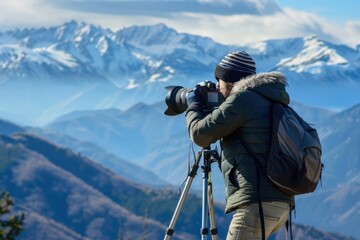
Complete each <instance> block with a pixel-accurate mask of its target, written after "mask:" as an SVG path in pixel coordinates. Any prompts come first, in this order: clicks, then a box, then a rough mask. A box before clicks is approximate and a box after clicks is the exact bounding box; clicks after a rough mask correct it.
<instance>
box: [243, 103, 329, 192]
mask: <svg viewBox="0 0 360 240" xmlns="http://www.w3.org/2000/svg"><path fill="white" fill-rule="evenodd" d="M272 108H273V109H272V115H273V116H272V139H271V146H270V152H269V155H268V159H267V162H266V165H265V166H263V165H261V161H260V160H259V159H258V156H256V154H255V153H254V152H253V151H252V150H251V149H250V148H249V146H248V145H247V144H246V143H245V142H244V140H243V139H242V143H243V145H244V146H245V148H246V149H247V151H248V152H249V153H250V155H251V156H252V157H253V158H254V159H255V160H256V162H257V165H258V166H259V167H260V168H261V169H262V171H263V172H264V173H265V175H266V176H267V177H268V178H269V179H270V180H271V181H272V183H274V184H275V186H276V187H277V188H278V189H280V190H281V191H282V192H284V193H285V194H287V195H289V196H295V195H299V194H304V193H309V192H313V191H314V190H315V188H316V186H317V184H318V182H319V180H320V178H321V172H322V168H323V164H322V162H321V153H322V152H321V151H322V150H321V144H320V140H319V136H318V134H317V131H316V130H315V129H314V128H312V127H311V126H310V125H309V124H308V123H306V122H305V121H304V120H303V119H302V118H301V117H300V116H299V115H298V114H297V113H296V112H295V111H294V109H292V108H291V107H289V106H286V105H282V104H280V103H273V107H272Z"/></svg>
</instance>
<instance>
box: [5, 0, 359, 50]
mask: <svg viewBox="0 0 360 240" xmlns="http://www.w3.org/2000/svg"><path fill="white" fill-rule="evenodd" d="M152 3H154V4H152ZM159 3H160V4H159ZM182 3H184V4H182ZM145 5H146V8H145V7H144V6H145ZM0 9H1V10H2V13H1V14H0V31H4V30H7V29H12V28H23V27H43V26H45V27H48V26H54V25H61V24H63V23H64V22H67V21H70V20H78V21H84V22H87V23H92V24H95V25H99V26H102V27H104V28H110V29H112V30H119V29H122V28H124V27H127V26H131V25H152V24H157V23H165V24H166V25H168V26H169V27H172V28H174V29H176V30H177V31H179V32H186V33H190V34H196V35H200V36H204V37H210V38H212V39H214V40H215V41H217V42H220V43H224V44H249V43H254V42H259V41H263V40H267V39H280V38H292V37H305V36H309V35H317V36H319V37H320V38H322V39H324V40H328V41H331V42H334V43H345V44H348V45H352V46H355V45H357V44H360V18H359V14H358V13H357V12H358V11H359V10H358V9H360V0H273V1H271V0H183V1H181V0H133V1H128V2H127V3H124V2H123V1H121V0H108V1H104V0H11V1H0Z"/></svg>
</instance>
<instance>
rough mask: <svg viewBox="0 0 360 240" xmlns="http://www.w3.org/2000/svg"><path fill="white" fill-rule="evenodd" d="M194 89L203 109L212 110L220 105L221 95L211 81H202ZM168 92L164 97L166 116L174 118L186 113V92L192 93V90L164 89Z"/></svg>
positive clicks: (169, 87)
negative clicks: (202, 104) (196, 90)
mask: <svg viewBox="0 0 360 240" xmlns="http://www.w3.org/2000/svg"><path fill="white" fill-rule="evenodd" d="M195 88H198V90H199V97H200V98H201V100H202V102H203V103H204V108H205V109H207V110H213V109H214V108H215V107H218V106H219V105H220V99H221V95H220V93H219V91H218V89H217V88H216V84H215V83H213V82H211V81H203V82H200V83H198V84H197V85H196V86H195ZM165 89H166V90H167V91H168V93H167V94H166V97H165V102H166V105H167V107H168V108H167V109H166V111H165V112H164V113H165V114H166V115H168V116H175V115H178V114H181V113H183V112H185V111H186V109H187V108H188V104H187V101H186V95H187V94H188V92H190V91H193V90H194V89H192V88H184V87H181V86H168V87H165Z"/></svg>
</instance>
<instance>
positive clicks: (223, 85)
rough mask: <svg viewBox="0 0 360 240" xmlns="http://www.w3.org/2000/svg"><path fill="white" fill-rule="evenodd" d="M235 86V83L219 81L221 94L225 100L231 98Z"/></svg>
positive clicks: (218, 85)
mask: <svg viewBox="0 0 360 240" xmlns="http://www.w3.org/2000/svg"><path fill="white" fill-rule="evenodd" d="M233 86H234V84H233V83H229V82H225V81H223V80H222V79H219V81H218V83H217V87H218V89H219V92H220V93H221V94H222V95H223V96H224V98H227V97H228V96H229V94H230V92H231V90H232V88H233Z"/></svg>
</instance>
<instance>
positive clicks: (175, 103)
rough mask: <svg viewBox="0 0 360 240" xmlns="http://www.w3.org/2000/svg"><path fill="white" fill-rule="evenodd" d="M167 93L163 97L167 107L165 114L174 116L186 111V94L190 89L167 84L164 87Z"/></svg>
mask: <svg viewBox="0 0 360 240" xmlns="http://www.w3.org/2000/svg"><path fill="white" fill-rule="evenodd" d="M165 89H166V90H167V91H168V93H167V94H166V97H165V102H166V105H167V107H168V108H167V109H166V111H165V114H166V115H168V116H175V115H178V114H181V113H183V112H185V111H186V109H187V108H188V104H187V102H186V94H187V93H188V92H189V91H190V90H191V89H188V88H183V87H181V86H168V87H166V88H165Z"/></svg>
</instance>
